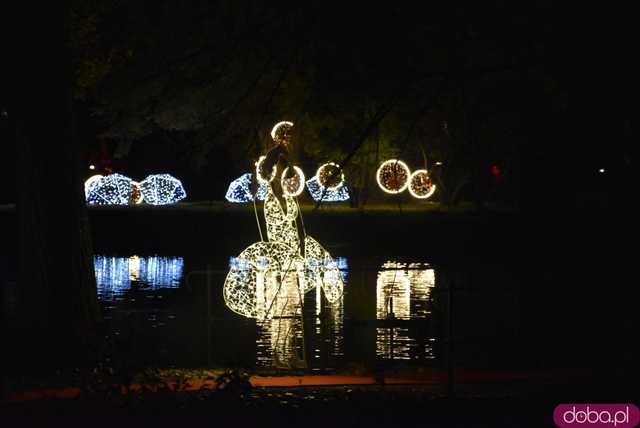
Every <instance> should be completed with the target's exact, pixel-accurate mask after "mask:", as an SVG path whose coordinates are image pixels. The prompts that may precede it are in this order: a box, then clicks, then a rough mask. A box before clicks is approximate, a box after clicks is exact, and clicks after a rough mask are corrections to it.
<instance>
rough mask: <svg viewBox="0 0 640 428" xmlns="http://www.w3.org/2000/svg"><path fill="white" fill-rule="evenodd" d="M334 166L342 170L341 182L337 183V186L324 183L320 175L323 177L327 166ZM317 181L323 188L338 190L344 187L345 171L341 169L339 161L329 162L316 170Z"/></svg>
mask: <svg viewBox="0 0 640 428" xmlns="http://www.w3.org/2000/svg"><path fill="white" fill-rule="evenodd" d="M330 166H333V167H335V168H338V170H339V171H340V182H339V183H338V184H336V185H335V186H325V185H324V183H322V182H321V181H320V177H322V172H323V170H324V169H325V168H327V167H330ZM316 183H318V186H320V187H321V188H323V189H324V188H326V189H327V190H331V191H333V190H338V189H339V188H341V187H342V185H343V184H344V173H343V172H342V171H341V170H340V165H338V164H337V163H333V162H327V163H325V164H323V165H320V167H319V168H318V170H317V171H316Z"/></svg>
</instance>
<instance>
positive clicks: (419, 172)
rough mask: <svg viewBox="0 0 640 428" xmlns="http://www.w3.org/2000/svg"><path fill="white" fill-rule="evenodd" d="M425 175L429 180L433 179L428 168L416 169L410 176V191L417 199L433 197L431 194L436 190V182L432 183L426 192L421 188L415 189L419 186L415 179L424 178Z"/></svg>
mask: <svg viewBox="0 0 640 428" xmlns="http://www.w3.org/2000/svg"><path fill="white" fill-rule="evenodd" d="M423 177H426V179H427V180H429V182H430V181H431V180H430V179H429V172H428V171H427V170H426V169H418V170H416V171H413V173H412V174H411V175H410V176H409V193H411V196H413V197H414V198H416V199H427V198H429V197H431V195H433V193H434V192H435V191H436V185H435V184H431V186H429V188H428V189H427V191H426V193H422V192H421V191H420V190H416V189H414V187H417V183H414V180H421V179H423Z"/></svg>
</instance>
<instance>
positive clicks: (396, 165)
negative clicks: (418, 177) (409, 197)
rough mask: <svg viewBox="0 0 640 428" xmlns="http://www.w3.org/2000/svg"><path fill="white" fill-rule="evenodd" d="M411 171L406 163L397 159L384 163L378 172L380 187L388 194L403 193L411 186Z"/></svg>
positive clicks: (377, 178) (377, 179)
mask: <svg viewBox="0 0 640 428" xmlns="http://www.w3.org/2000/svg"><path fill="white" fill-rule="evenodd" d="M410 175H411V171H410V170H409V167H408V166H407V164H406V163H404V162H402V161H401V160H397V159H389V160H387V161H384V162H382V164H381V165H380V167H378V171H377V172H376V181H377V182H378V186H380V188H381V189H382V190H383V191H385V192H387V193H401V192H403V191H404V190H405V189H406V188H407V186H408V185H409V176H410Z"/></svg>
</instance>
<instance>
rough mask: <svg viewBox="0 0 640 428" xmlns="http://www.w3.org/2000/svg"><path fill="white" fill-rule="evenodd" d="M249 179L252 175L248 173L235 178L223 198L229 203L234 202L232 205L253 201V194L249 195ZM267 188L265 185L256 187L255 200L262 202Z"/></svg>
mask: <svg viewBox="0 0 640 428" xmlns="http://www.w3.org/2000/svg"><path fill="white" fill-rule="evenodd" d="M251 179H252V175H251V174H249V173H246V174H243V175H241V176H240V177H238V178H236V179H235V180H233V181H232V182H231V184H229V188H228V189H227V193H226V195H225V196H224V197H225V199H226V200H227V201H229V202H234V203H243V202H251V201H253V194H252V193H251ZM267 188H268V185H267V184H265V183H260V184H259V185H258V192H257V193H256V198H257V199H258V200H259V201H264V198H265V197H266V196H267Z"/></svg>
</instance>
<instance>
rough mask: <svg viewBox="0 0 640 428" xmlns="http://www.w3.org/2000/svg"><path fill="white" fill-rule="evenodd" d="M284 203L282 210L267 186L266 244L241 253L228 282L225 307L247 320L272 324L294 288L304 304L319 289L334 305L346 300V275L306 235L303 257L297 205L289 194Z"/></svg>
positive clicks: (225, 291)
mask: <svg viewBox="0 0 640 428" xmlns="http://www.w3.org/2000/svg"><path fill="white" fill-rule="evenodd" d="M284 200H285V207H284V208H283V207H282V204H281V203H280V201H279V200H278V198H277V197H276V195H275V194H274V193H273V189H272V188H271V186H270V185H268V189H267V195H266V198H265V201H264V216H265V221H266V224H267V237H268V241H262V242H256V243H254V244H252V245H250V246H249V247H247V248H246V249H245V250H244V251H242V252H241V253H240V255H239V256H238V257H237V258H236V259H235V262H234V263H232V264H231V266H230V270H229V273H228V274H227V277H226V279H225V282H224V288H223V296H224V300H225V302H226V304H227V306H228V307H229V308H230V309H231V310H232V311H234V312H236V313H238V314H240V315H243V316H245V317H249V318H257V319H269V318H272V317H274V316H278V315H281V314H285V313H284V311H285V309H286V308H287V307H290V305H289V306H287V303H288V300H289V299H290V296H291V293H290V290H289V289H290V288H291V287H297V289H298V293H299V295H298V297H299V298H300V300H302V298H301V296H302V295H303V294H304V293H306V292H307V291H310V290H312V289H313V288H315V287H317V286H320V287H322V289H323V290H324V293H325V296H326V298H327V300H328V301H329V302H330V303H334V302H337V301H338V300H339V299H340V297H341V296H342V289H343V280H342V274H341V273H340V270H339V269H338V264H337V263H336V262H335V261H334V260H333V259H332V258H331V255H330V254H329V253H328V252H327V250H325V249H324V248H323V247H322V246H321V245H320V244H319V243H318V242H317V241H316V240H315V239H313V238H311V237H310V236H306V237H305V240H304V252H305V254H304V257H303V256H302V255H301V245H300V240H299V237H298V230H297V227H296V223H295V221H296V218H297V217H298V204H297V202H296V200H295V199H294V197H293V196H291V195H286V194H285V195H284ZM287 296H289V297H287ZM286 315H291V314H289V313H287V314H286Z"/></svg>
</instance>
